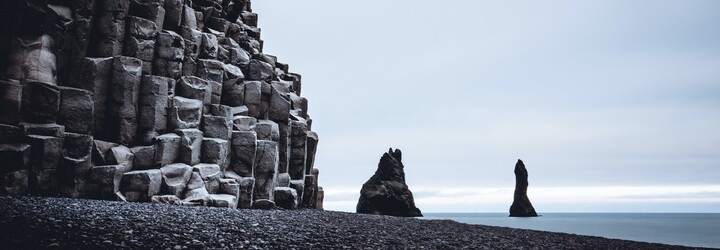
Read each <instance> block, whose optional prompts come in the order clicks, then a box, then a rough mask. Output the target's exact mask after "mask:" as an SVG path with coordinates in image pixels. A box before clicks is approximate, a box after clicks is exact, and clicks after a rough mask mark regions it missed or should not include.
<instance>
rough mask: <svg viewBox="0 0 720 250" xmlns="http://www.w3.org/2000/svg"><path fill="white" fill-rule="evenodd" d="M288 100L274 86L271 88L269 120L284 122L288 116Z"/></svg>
mask: <svg viewBox="0 0 720 250" xmlns="http://www.w3.org/2000/svg"><path fill="white" fill-rule="evenodd" d="M290 107H291V105H290V100H289V99H288V97H286V96H285V95H284V94H282V93H281V92H279V91H278V90H277V89H276V88H274V87H273V88H272V93H271V95H270V110H269V111H268V117H269V118H270V120H273V121H277V122H285V121H287V119H288V117H289V116H290Z"/></svg>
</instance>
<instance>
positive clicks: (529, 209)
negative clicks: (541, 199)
mask: <svg viewBox="0 0 720 250" xmlns="http://www.w3.org/2000/svg"><path fill="white" fill-rule="evenodd" d="M527 188H528V171H527V169H526V168H525V164H524V163H523V161H522V160H519V159H518V161H517V163H516V164H515V196H514V199H513V203H512V205H511V206H510V217H535V216H538V215H537V213H536V212H535V208H533V206H532V203H530V198H528V196H527Z"/></svg>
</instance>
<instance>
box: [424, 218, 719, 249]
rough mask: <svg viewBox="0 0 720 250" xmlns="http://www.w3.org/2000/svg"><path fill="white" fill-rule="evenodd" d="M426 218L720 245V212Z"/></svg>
mask: <svg viewBox="0 0 720 250" xmlns="http://www.w3.org/2000/svg"><path fill="white" fill-rule="evenodd" d="M424 215H425V217H424V218H425V219H449V220H454V221H457V222H462V223H468V224H482V225H490V226H500V227H511V228H523V229H533V230H541V231H550V232H563V233H572V234H580V235H592V236H600V237H606V238H613V239H624V240H634V241H644V242H653V243H663V244H672V245H682V246H692V247H713V248H720V213H709V214H708V213H545V214H542V215H541V216H540V217H532V218H517V217H508V214H507V213H427V214H424Z"/></svg>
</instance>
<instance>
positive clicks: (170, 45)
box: [154, 30, 185, 62]
mask: <svg viewBox="0 0 720 250" xmlns="http://www.w3.org/2000/svg"><path fill="white" fill-rule="evenodd" d="M184 58H185V40H184V39H183V37H182V36H180V35H178V33H175V32H174V31H171V30H163V31H162V32H160V33H158V36H157V39H156V43H155V58H154V59H162V60H166V61H172V62H182V61H183V59H184Z"/></svg>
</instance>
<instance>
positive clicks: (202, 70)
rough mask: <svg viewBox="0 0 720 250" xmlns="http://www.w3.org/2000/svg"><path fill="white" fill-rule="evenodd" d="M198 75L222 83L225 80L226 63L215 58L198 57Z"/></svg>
mask: <svg viewBox="0 0 720 250" xmlns="http://www.w3.org/2000/svg"><path fill="white" fill-rule="evenodd" d="M197 75H198V77H200V78H203V79H207V80H208V81H213V82H218V83H221V82H223V80H224V75H225V64H223V63H222V62H220V61H218V60H213V59H198V60H197Z"/></svg>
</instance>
